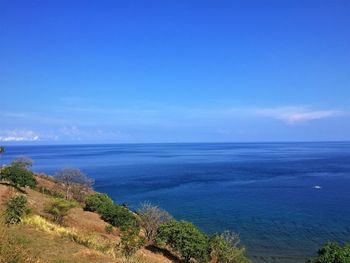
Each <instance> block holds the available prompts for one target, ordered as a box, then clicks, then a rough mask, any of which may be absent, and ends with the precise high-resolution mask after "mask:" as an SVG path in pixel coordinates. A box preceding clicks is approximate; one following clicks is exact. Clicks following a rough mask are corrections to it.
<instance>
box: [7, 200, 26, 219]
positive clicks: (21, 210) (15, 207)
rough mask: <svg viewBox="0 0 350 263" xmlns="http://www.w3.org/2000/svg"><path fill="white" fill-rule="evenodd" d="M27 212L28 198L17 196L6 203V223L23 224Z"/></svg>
mask: <svg viewBox="0 0 350 263" xmlns="http://www.w3.org/2000/svg"><path fill="white" fill-rule="evenodd" d="M27 212H28V208H27V198H26V197H25V196H23V195H18V196H15V197H13V198H11V199H10V200H9V201H8V202H7V203H6V210H5V223H6V224H7V225H12V224H18V223H19V222H21V217H22V216H23V215H25V214H26V213H27Z"/></svg>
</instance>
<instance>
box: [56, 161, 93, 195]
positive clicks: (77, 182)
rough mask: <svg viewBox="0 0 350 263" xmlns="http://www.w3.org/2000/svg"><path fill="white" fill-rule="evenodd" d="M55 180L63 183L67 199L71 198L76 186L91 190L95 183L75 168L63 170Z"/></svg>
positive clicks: (57, 174)
mask: <svg viewBox="0 0 350 263" xmlns="http://www.w3.org/2000/svg"><path fill="white" fill-rule="evenodd" d="M54 178H55V179H56V180H57V181H59V182H62V183H63V185H64V187H65V191H66V199H69V198H70V197H71V195H72V188H73V187H74V186H79V187H81V188H90V187H91V186H92V185H93V183H94V180H93V179H90V178H88V177H87V176H86V175H85V174H84V173H82V172H81V171H80V170H79V169H74V168H65V169H62V170H60V171H58V172H57V173H56V174H55V176H54Z"/></svg>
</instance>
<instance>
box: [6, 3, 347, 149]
mask: <svg viewBox="0 0 350 263" xmlns="http://www.w3.org/2000/svg"><path fill="white" fill-rule="evenodd" d="M349 14H350V1H347V0H338V1H331V0H327V1H323V0H307V1H305V0H286V1H280V0H275V1H273V0H256V1H252V0H241V1H239V0H236V1H232V0H229V1H224V0H222V1H220V0H219V1H206V0H200V1H197V0H190V1H189V0H174V1H171V0H169V1H168V0H165V1H164V0H159V1H154V0H147V1H141V0H139V1H134V0H128V1H117V0H116V1H112V0H110V1H106V0H101V1H92V0H84V1H79V0H75V1H65V0H59V1H58V0H57V1H46V0H45V1H39V0H37V1H33V0H25V1H24V0H23V1H16V0H0V143H1V144H11V143H19V144H21V143H33V144H67V143H148V142H256V141H345V140H350V15H349Z"/></svg>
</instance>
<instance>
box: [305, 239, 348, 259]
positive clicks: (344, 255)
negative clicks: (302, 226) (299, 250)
mask: <svg viewBox="0 0 350 263" xmlns="http://www.w3.org/2000/svg"><path fill="white" fill-rule="evenodd" d="M306 262H307V263H349V262H350V245H344V246H340V245H339V244H337V243H335V242H328V243H326V244H325V245H324V246H323V248H321V249H320V250H319V251H318V257H317V258H311V259H309V260H307V261H306Z"/></svg>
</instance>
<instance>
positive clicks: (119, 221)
mask: <svg viewBox="0 0 350 263" xmlns="http://www.w3.org/2000/svg"><path fill="white" fill-rule="evenodd" d="M85 210H87V211H92V212H97V213H98V214H100V215H101V218H102V219H103V220H105V221H106V222H108V223H109V224H111V225H112V226H115V227H120V228H121V229H123V230H126V229H129V228H132V229H134V230H135V231H136V230H139V229H140V224H139V222H138V220H137V218H136V216H135V215H134V214H133V213H132V212H131V211H130V210H129V209H127V208H125V207H123V206H120V205H116V204H114V203H113V200H112V199H111V198H109V197H108V196H107V195H106V194H101V193H95V194H92V195H90V196H88V197H87V198H86V200H85Z"/></svg>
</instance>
